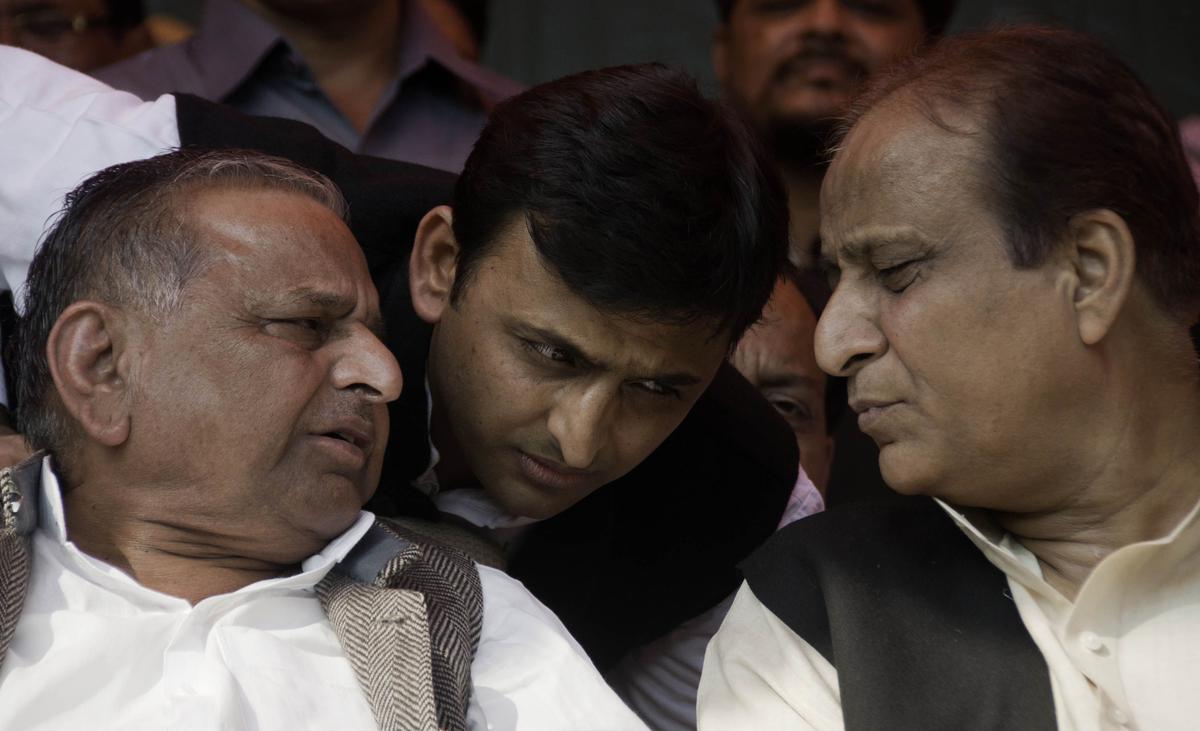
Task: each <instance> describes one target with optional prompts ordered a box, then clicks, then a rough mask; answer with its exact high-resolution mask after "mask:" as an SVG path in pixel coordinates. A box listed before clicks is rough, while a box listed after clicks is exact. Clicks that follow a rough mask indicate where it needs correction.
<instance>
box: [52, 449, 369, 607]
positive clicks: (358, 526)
mask: <svg viewBox="0 0 1200 731" xmlns="http://www.w3.org/2000/svg"><path fill="white" fill-rule="evenodd" d="M40 492H41V494H40V496H39V506H38V507H39V511H38V528H39V529H40V530H41V532H42V533H44V534H45V535H46V536H47V537H48V538H50V539H51V541H52V542H53V543H54V544H55V545H56V546H58V547H59V549H60V552H63V553H65V555H66V556H67V557H69V559H71V560H72V563H74V564H75V565H76V567H77V568H78V569H79V570H80V571H81V572H84V573H87V574H90V575H92V577H93V578H95V579H98V580H100V581H101V582H102V583H105V584H109V585H111V583H112V581H113V579H117V580H121V579H122V578H123V579H124V581H127V582H129V583H133V584H136V582H135V581H134V580H133V578H132V577H130V576H128V575H127V574H125V573H124V572H121V571H120V570H118V569H116V568H115V567H113V566H110V565H108V564H106V563H104V562H103V561H101V560H99V559H97V558H94V557H92V556H89V555H88V554H86V553H84V552H83V551H80V550H79V548H78V547H76V546H75V544H73V543H71V542H70V541H69V540H68V537H67V522H66V513H65V511H64V510H63V500H62V488H61V485H60V483H59V481H58V475H57V474H55V472H54V466H53V463H52V462H51V457H50V456H49V455H47V456H46V457H44V458H43V459H42V486H41V491H40ZM374 522H375V516H374V514H372V513H368V512H367V511H365V510H362V511H359V514H358V518H357V519H356V520H355V521H354V523H352V524H351V525H350V527H349V528H347V529H346V530H345V531H344V532H343V533H342V534H341V535H339V536H338V537H337V538H334V539H333V540H332V541H330V542H329V544H328V545H326V546H325V548H323V549H322V550H321V551H319V552H318V553H315V554H313V555H312V556H309V557H308V558H306V559H304V561H303V562H302V563H301V564H300V572H299V573H296V574H292V575H291V576H283V577H279V578H275V579H266V580H264V581H258V582H255V583H253V584H250V585H249V586H245V587H242V588H241V589H238V590H237V591H236V592H233V593H235V594H239V593H243V592H250V591H257V590H261V589H264V588H293V589H295V588H300V589H307V588H311V587H314V586H316V585H317V584H318V583H319V582H320V581H321V579H323V578H325V575H326V574H327V573H329V571H330V569H332V568H333V567H334V565H335V564H336V563H337V562H338V561H341V560H342V559H343V558H345V557H346V554H348V553H350V551H351V549H353V548H354V546H355V544H357V543H358V542H359V541H360V540H362V537H363V536H364V535H366V534H367V531H369V530H370V529H371V525H372V524H373V523H374ZM137 586H139V587H140V586H141V585H140V584H138V585H137ZM141 588H143V589H144V590H145V591H150V590H149V589H145V588H144V587H141ZM155 593H157V592H155Z"/></svg>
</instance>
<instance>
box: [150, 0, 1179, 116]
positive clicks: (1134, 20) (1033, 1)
mask: <svg viewBox="0 0 1200 731" xmlns="http://www.w3.org/2000/svg"><path fill="white" fill-rule="evenodd" d="M200 5H201V2H200V0H149V1H148V2H147V6H148V7H150V8H151V9H152V10H160V11H163V12H170V13H172V14H174V15H176V16H177V17H179V18H181V19H183V20H186V21H188V22H192V23H194V22H196V20H197V18H198V15H199V7H200ZM1025 21H1042V22H1051V23H1055V24H1058V25H1064V26H1067V27H1071V28H1077V29H1080V30H1085V31H1088V32H1090V33H1093V34H1095V35H1097V36H1099V37H1100V38H1102V39H1104V40H1105V41H1106V42H1107V43H1108V44H1109V45H1110V46H1111V47H1113V48H1115V49H1116V50H1117V51H1118V52H1119V53H1121V55H1122V56H1123V57H1124V58H1125V60H1126V61H1127V62H1128V63H1129V64H1130V65H1132V66H1133V67H1134V69H1135V70H1137V72H1138V73H1139V74H1141V76H1142V78H1143V79H1145V80H1146V81H1147V82H1148V83H1149V84H1150V86H1151V87H1152V88H1153V89H1154V90H1155V92H1156V93H1157V94H1158V96H1159V98H1160V99H1161V100H1162V101H1163V102H1164V103H1165V104H1166V105H1167V107H1168V108H1169V109H1170V110H1171V112H1172V113H1173V114H1175V116H1177V117H1183V116H1186V115H1189V114H1200V0H960V3H959V8H958V12H957V14H956V16H955V19H954V22H953V23H952V24H951V32H956V31H962V30H967V29H976V28H982V27H986V26H988V25H989V24H993V23H1015V22H1025ZM716 24H717V13H716V7H715V3H714V2H713V0H493V2H492V18H491V31H490V37H489V38H488V41H487V43H486V44H485V46H484V63H485V64H486V65H488V66H490V67H491V68H494V69H496V70H497V71H500V72H501V73H504V74H506V75H508V76H510V77H512V78H514V79H516V80H518V81H521V82H524V83H526V84H536V83H539V82H542V81H546V80H548V79H553V78H556V77H558V76H562V75H564V74H568V73H572V72H574V71H580V70H583V69H587V68H594V67H597V66H610V65H614V64H621V63H634V62H638V61H665V62H668V63H674V64H678V65H680V66H683V67H684V68H686V69H687V70H688V71H690V72H691V73H693V74H694V75H695V76H696V77H697V78H698V79H700V80H701V82H702V83H703V84H705V86H706V88H708V89H709V90H715V85H714V82H713V77H712V69H711V66H710V64H709V41H710V39H711V38H712V32H713V29H714V28H715V27H716Z"/></svg>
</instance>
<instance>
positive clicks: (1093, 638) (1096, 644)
mask: <svg viewBox="0 0 1200 731" xmlns="http://www.w3.org/2000/svg"><path fill="white" fill-rule="evenodd" d="M1079 639H1080V641H1081V642H1083V646H1084V647H1085V648H1087V650H1088V651H1089V652H1100V651H1101V650H1103V649H1104V640H1102V639H1100V636H1099V635H1097V634H1096V633H1095V632H1084V633H1083V634H1081V635H1079Z"/></svg>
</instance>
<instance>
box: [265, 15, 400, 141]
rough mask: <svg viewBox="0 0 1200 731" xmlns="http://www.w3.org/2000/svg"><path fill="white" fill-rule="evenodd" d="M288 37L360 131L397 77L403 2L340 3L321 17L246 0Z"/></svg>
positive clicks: (339, 107) (326, 90) (364, 128)
mask: <svg viewBox="0 0 1200 731" xmlns="http://www.w3.org/2000/svg"><path fill="white" fill-rule="evenodd" d="M246 2H247V4H248V5H249V6H250V7H251V8H253V9H254V10H255V12H257V13H258V14H260V15H261V16H263V17H264V18H265V19H266V20H267V21H268V22H269V23H270V24H271V25H273V26H275V27H276V28H278V29H279V32H280V33H281V34H282V35H283V37H284V38H286V39H287V41H288V43H290V44H291V45H292V47H293V48H295V49H296V51H297V52H298V53H299V54H300V56H301V57H302V58H303V59H304V62H305V64H306V65H307V66H308V68H309V70H310V71H311V72H312V75H313V78H314V79H315V80H316V83H317V86H318V87H320V88H321V91H322V92H324V93H325V95H326V96H327V97H329V100H330V101H331V102H332V103H333V105H334V106H335V107H336V108H337V110H338V111H339V112H341V113H342V114H343V115H344V116H345V117H346V119H347V120H348V121H349V122H350V123H351V124H352V125H354V128H355V129H356V130H358V131H359V132H360V133H362V132H364V131H365V130H366V127H367V124H368V123H369V122H370V117H371V114H372V112H374V110H375V108H376V107H377V106H378V105H379V101H380V99H381V98H382V97H383V94H384V92H385V91H386V89H387V87H388V85H389V84H390V83H391V82H392V79H393V78H394V77H395V75H396V56H397V53H398V51H399V44H400V31H401V27H400V25H401V14H400V10H401V2H400V0H390V1H389V0H383V1H382V2H354V3H344V4H343V3H336V4H331V6H332V7H335V8H336V9H338V11H339V12H337V13H332V12H331V13H329V14H327V15H324V16H321V17H319V18H314V17H307V16H306V17H298V16H294V15H286V14H284V13H280V12H278V11H275V10H272V9H271V8H270V7H268V6H267V5H266V4H264V3H263V2H261V0H246Z"/></svg>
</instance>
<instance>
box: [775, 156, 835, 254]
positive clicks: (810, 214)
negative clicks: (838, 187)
mask: <svg viewBox="0 0 1200 731" xmlns="http://www.w3.org/2000/svg"><path fill="white" fill-rule="evenodd" d="M780 172H781V174H782V176H783V183H784V186H785V187H786V188H787V194H788V218H789V223H788V236H789V238H790V239H791V242H792V246H791V252H790V255H789V258H790V259H791V261H792V263H793V264H794V265H796V266H797V267H798V268H800V269H808V268H809V267H811V266H812V265H813V264H815V263H816V261H815V258H814V256H813V255H814V253H817V252H814V250H813V242H814V241H815V240H816V238H817V235H818V234H819V233H820V232H821V215H820V207H819V205H818V201H819V199H820V195H821V180H822V179H823V178H824V177H825V170H824V168H821V167H817V166H811V165H810V166H804V167H794V166H784V167H782V168H781V170H780Z"/></svg>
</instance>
